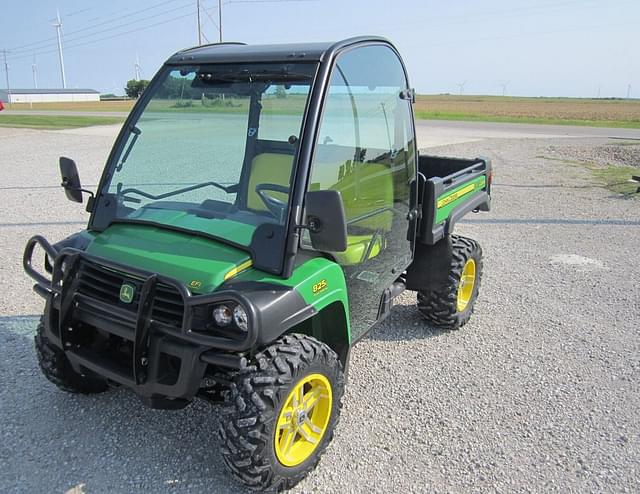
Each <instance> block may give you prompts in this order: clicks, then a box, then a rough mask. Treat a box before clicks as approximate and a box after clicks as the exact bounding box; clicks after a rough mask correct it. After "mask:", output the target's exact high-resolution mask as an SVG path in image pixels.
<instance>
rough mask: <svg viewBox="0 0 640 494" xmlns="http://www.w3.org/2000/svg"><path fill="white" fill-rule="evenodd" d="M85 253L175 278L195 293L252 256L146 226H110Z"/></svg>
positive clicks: (247, 264) (219, 281) (236, 269)
mask: <svg viewBox="0 0 640 494" xmlns="http://www.w3.org/2000/svg"><path fill="white" fill-rule="evenodd" d="M86 252H87V253H88V254H91V255H94V256H99V257H104V258H106V259H109V260H112V261H115V262H119V263H121V264H125V265H129V266H132V267H135V268H138V269H143V270H146V271H150V272H153V273H158V274H161V275H164V276H169V277H171V278H175V279H177V280H179V281H181V282H183V283H184V284H185V285H186V286H188V287H189V288H190V289H191V290H192V291H193V292H195V293H207V292H211V291H213V290H215V289H216V288H217V287H218V286H220V285H221V284H222V282H223V281H224V280H225V279H228V278H230V277H232V276H234V275H235V274H237V273H238V272H240V271H241V270H242V269H246V268H248V267H250V266H251V258H250V256H249V254H248V253H247V252H245V251H243V250H240V249H236V248H235V247H231V246H228V245H225V244H223V243H221V242H216V241H215V240H210V239H207V238H202V237H195V236H193V235H189V234H186V233H180V232H173V231H169V230H163V229H161V228H156V227H154V226H147V225H125V224H115V225H111V226H110V227H109V228H107V229H106V230H105V231H104V232H102V233H100V234H98V236H97V237H96V238H95V240H93V241H92V242H91V243H90V244H89V246H88V247H87V249H86Z"/></svg>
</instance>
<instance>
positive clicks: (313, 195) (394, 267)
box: [23, 37, 491, 490]
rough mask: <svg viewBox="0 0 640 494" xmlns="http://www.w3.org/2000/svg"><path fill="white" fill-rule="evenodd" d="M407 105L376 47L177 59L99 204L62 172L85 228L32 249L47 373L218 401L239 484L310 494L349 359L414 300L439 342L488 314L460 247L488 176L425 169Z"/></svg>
mask: <svg viewBox="0 0 640 494" xmlns="http://www.w3.org/2000/svg"><path fill="white" fill-rule="evenodd" d="M413 101H414V91H413V90H412V89H411V88H410V86H409V82H408V79H407V73H406V70H405V68H404V65H403V62H402V60H401V58H400V55H399V54H398V52H397V50H396V49H395V48H394V46H393V45H392V44H391V43H390V42H388V41H387V40H385V39H382V38H376V37H361V38H353V39H348V40H345V41H340V42H338V43H312V44H293V45H268V46H247V45H243V44H240V43H221V44H215V45H208V46H201V47H197V48H192V49H188V50H184V51H181V52H178V53H176V54H175V55H173V56H172V57H171V58H169V59H168V60H167V62H166V63H165V64H164V65H163V67H162V68H161V69H160V71H159V72H158V73H157V74H156V76H155V77H154V78H153V80H152V81H151V83H150V84H149V87H148V88H147V90H146V91H145V92H144V94H143V95H142V96H141V98H140V99H139V101H138V102H137V103H136V105H135V107H134V109H133V110H132V112H131V115H130V116H129V117H128V119H127V120H126V122H125V124H124V126H123V127H122V130H121V132H120V134H119V136H118V138H117V140H116V142H115V145H114V147H113V150H112V152H111V154H110V156H109V158H108V161H107V164H106V167H105V169H104V173H103V175H102V178H101V180H100V184H99V186H98V188H97V191H96V192H95V195H94V194H93V193H91V192H88V191H86V190H84V189H82V187H81V185H80V180H79V178H78V172H77V169H76V165H75V163H74V162H73V161H72V160H70V159H68V158H60V170H61V174H62V186H63V187H64V188H65V192H66V195H67V197H68V198H69V199H71V200H72V201H76V202H82V201H83V194H88V195H89V198H88V202H87V211H88V212H90V213H91V216H90V219H89V222H88V225H87V228H86V229H85V230H82V231H80V232H78V233H76V234H74V235H71V236H70V237H68V238H66V239H64V240H61V241H59V242H58V243H55V244H53V245H52V244H50V243H49V242H47V240H45V239H44V238H43V237H41V236H35V237H33V238H32V239H30V240H29V242H28V243H27V246H26V249H25V253H24V259H23V262H24V268H25V270H26V272H27V273H28V274H29V275H30V276H31V277H33V278H34V279H35V280H36V284H35V286H34V289H35V291H36V292H37V293H38V294H40V295H41V296H42V297H44V299H45V300H46V306H45V310H44V316H43V318H42V322H41V324H40V325H39V327H38V329H37V335H36V337H35V344H36V350H37V354H38V358H39V363H40V367H41V369H42V372H43V373H44V375H45V376H46V377H47V378H48V379H49V380H50V381H52V382H53V383H55V384H56V385H57V386H58V387H60V388H62V389H63V390H65V391H69V392H73V393H98V392H102V391H105V390H107V389H108V388H109V387H110V386H126V387H128V388H130V389H131V390H133V391H134V392H135V393H137V394H138V395H139V396H140V397H141V399H142V400H143V402H144V403H146V404H147V405H149V406H151V407H155V408H166V409H177V408H182V407H184V406H186V405H187V404H189V403H190V402H191V401H192V400H194V399H195V398H197V397H199V398H203V399H207V400H209V401H212V402H222V403H223V407H222V412H221V427H220V432H219V434H220V440H221V443H222V454H223V458H224V461H225V463H226V464H227V466H228V467H229V470H230V471H231V473H232V474H233V475H234V476H235V477H236V478H238V479H239V480H240V481H242V482H244V483H245V484H246V485H248V486H250V487H252V488H255V489H273V490H280V489H284V488H289V487H292V486H293V485H295V484H296V483H297V482H298V481H300V480H301V479H302V478H304V477H305V475H307V473H308V472H309V471H311V470H312V469H313V468H314V466H315V465H316V464H317V462H318V460H319V457H320V455H321V454H322V452H323V451H324V450H325V448H326V446H327V444H328V442H329V441H330V440H331V438H332V436H333V432H334V428H335V426H336V423H337V421H338V416H339V414H340V407H341V399H342V395H343V390H344V383H345V375H346V373H347V367H348V363H349V351H350V349H351V348H352V347H353V345H354V344H355V343H356V342H357V341H358V340H360V339H361V338H362V337H363V336H364V335H366V334H367V332H368V331H369V330H370V329H371V327H372V326H373V325H374V324H375V323H377V322H379V321H381V320H382V319H384V318H385V317H386V316H387V315H389V314H390V311H391V307H392V305H393V301H394V299H395V298H396V297H397V296H398V295H400V294H401V293H402V292H403V291H404V290H413V291H416V292H417V293H418V304H417V309H418V310H419V311H420V312H421V313H422V314H423V315H424V316H425V318H426V319H427V321H428V324H429V325H432V326H437V327H441V328H447V329H457V328H459V327H460V326H462V325H463V324H464V323H465V322H467V320H468V319H469V317H470V315H471V312H472V311H473V306H474V302H475V300H476V297H477V294H478V288H479V285H480V276H481V270H482V254H481V250H480V247H479V245H478V244H477V243H476V242H475V241H473V240H471V239H468V238H464V237H461V236H456V235H453V233H452V232H453V228H454V225H455V223H456V222H457V221H458V220H460V218H462V216H463V215H465V214H466V213H468V212H470V211H478V210H485V211H486V210H488V209H489V205H490V187H491V165H490V163H489V161H488V160H486V159H481V158H477V159H469V160H466V159H450V158H439V157H432V156H422V155H419V154H418V148H417V144H416V138H415V128H414V121H413V112H412V103H413ZM37 246H39V247H38V248H39V249H42V250H44V254H45V255H44V262H43V263H39V264H38V265H36V263H35V262H32V260H33V259H34V249H35V248H36V247H37ZM38 258H39V256H38Z"/></svg>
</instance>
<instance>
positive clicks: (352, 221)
mask: <svg viewBox="0 0 640 494" xmlns="http://www.w3.org/2000/svg"><path fill="white" fill-rule="evenodd" d="M406 87H407V81H406V78H405V74H404V70H403V68H402V65H401V64H400V62H399V60H398V57H397V55H396V54H395V53H394V52H393V51H392V50H391V49H390V48H388V47H386V46H382V45H374V46H367V47H363V48H358V49H355V50H351V51H347V52H345V53H344V54H343V55H341V56H340V57H339V58H338V61H337V62H336V65H335V67H334V69H333V72H332V77H331V83H330V86H329V90H328V93H327V96H326V99H325V105H324V112H323V116H322V122H321V125H320V131H319V133H318V141H317V145H316V151H315V156H314V159H313V163H312V169H311V177H310V180H309V190H326V189H332V190H338V191H340V193H341V194H342V199H343V202H344V207H345V213H346V216H347V223H348V227H347V233H348V245H349V247H348V249H347V251H346V252H345V253H336V259H337V260H338V261H339V262H340V264H342V265H343V266H352V265H357V264H360V263H362V262H364V261H367V260H369V259H371V258H373V257H377V256H379V255H380V254H381V252H382V251H384V250H385V249H387V248H388V247H389V246H390V244H389V240H390V239H391V237H395V236H397V235H398V233H397V232H396V233H395V234H394V235H391V231H392V229H393V228H394V224H395V223H397V222H396V221H395V220H396V218H394V212H395V213H396V214H399V215H405V216H406V214H407V212H408V211H409V191H410V186H409V184H410V182H411V180H412V179H413V178H414V174H415V155H414V136H413V126H412V123H411V118H412V117H411V107H410V103H409V102H408V101H407V100H404V99H402V98H401V97H400V93H401V91H402V90H403V89H406ZM402 228H404V229H405V232H403V234H402V235H401V237H402V238H406V224H402ZM304 245H305V246H308V245H309V244H308V242H305V244H304ZM406 250H407V253H408V255H409V256H410V253H409V249H406Z"/></svg>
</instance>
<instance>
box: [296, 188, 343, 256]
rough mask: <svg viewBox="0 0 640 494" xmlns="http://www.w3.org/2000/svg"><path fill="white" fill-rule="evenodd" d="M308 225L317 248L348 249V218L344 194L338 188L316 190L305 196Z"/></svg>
mask: <svg viewBox="0 0 640 494" xmlns="http://www.w3.org/2000/svg"><path fill="white" fill-rule="evenodd" d="M305 211H306V225H305V228H307V229H308V230H309V236H310V237H311V245H312V246H313V248H314V249H316V250H321V251H328V252H344V251H345V250H347V220H346V218H345V214H344V205H343V203H342V196H341V195H340V192H338V191H337V190H315V191H311V192H307V195H306V197H305Z"/></svg>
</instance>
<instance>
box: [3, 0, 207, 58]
mask: <svg viewBox="0 0 640 494" xmlns="http://www.w3.org/2000/svg"><path fill="white" fill-rule="evenodd" d="M165 13H166V12H165ZM195 13H196V12H195V11H191V12H189V13H187V14H184V15H180V16H176V17H171V18H169V19H165V20H162V21H160V22H156V23H154V24H150V25H148V26H143V27H140V28H136V29H130V30H128V31H123V32H121V33H115V34H112V35H110V36H103V37H101V38H97V39H93V40H88V41H84V42H82V43H75V42H76V41H78V39H80V38H76V39H74V40H71V42H72V43H75V44H67V45H66V47H65V48H66V49H67V50H69V49H71V48H77V47H79V46H86V45H89V44H92V43H97V42H99V41H104V40H108V39H113V38H117V37H119V36H124V35H126V34H131V33H135V32H138V31H143V30H145V29H149V28H152V27H156V26H160V25H162V24H167V23H169V22H173V21H175V20H178V19H183V18H185V17H191V16H193V15H194V14H195ZM152 17H157V15H155V16H152ZM152 17H149V18H152ZM149 18H147V19H149ZM137 22H141V20H139V21H136V22H131V23H126V24H122V25H120V26H117V27H116V26H114V27H113V28H112V29H110V30H113V29H116V28H121V27H124V26H127V25H131V24H134V23H137ZM95 34H97V33H93V35H95ZM87 37H89V36H83V37H82V38H87ZM56 51H57V50H55V49H53V50H46V51H41V52H37V54H39V55H45V54H48V53H54V52H56ZM29 56H31V55H18V56H17V57H11V59H12V60H18V59H21V58H27V57H29Z"/></svg>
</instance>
